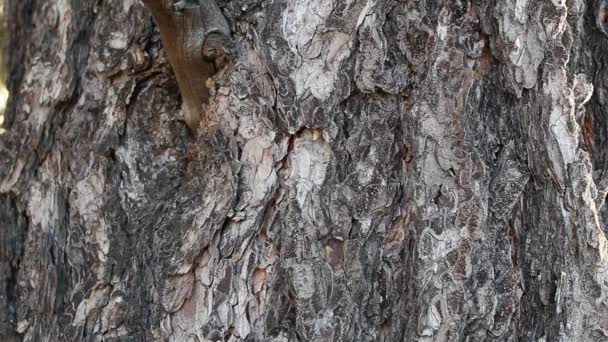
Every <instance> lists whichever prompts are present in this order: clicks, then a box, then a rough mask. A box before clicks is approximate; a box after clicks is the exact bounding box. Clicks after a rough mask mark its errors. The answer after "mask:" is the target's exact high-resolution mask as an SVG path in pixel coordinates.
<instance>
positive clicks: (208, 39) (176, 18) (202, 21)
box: [143, 0, 231, 131]
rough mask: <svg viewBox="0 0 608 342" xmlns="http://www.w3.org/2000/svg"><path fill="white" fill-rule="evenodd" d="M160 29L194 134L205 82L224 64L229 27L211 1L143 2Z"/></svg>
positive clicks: (205, 93)
mask: <svg viewBox="0 0 608 342" xmlns="http://www.w3.org/2000/svg"><path fill="white" fill-rule="evenodd" d="M143 2H144V4H145V5H146V7H147V8H148V9H149V10H150V12H151V13H152V16H153V17H154V20H155V22H156V24H157V25H158V28H159V30H160V35H161V40H162V42H163V46H164V48H165V50H166V51H167V55H168V57H169V62H170V63H171V66H172V67H173V71H174V72H175V76H176V77H177V83H178V85H179V89H180V92H181V95H182V101H183V112H184V119H185V121H186V124H188V126H189V127H190V129H192V130H193V131H196V130H197V128H198V126H199V124H200V121H201V118H202V113H204V111H205V108H206V105H207V103H208V101H209V93H210V92H209V89H208V88H207V86H206V81H207V79H208V78H209V77H211V76H212V75H213V74H214V73H215V71H216V69H217V68H218V67H221V66H222V65H223V64H224V62H225V54H226V52H227V48H226V45H227V44H228V43H229V42H230V41H231V39H230V27H229V25H228V22H227V21H226V18H224V16H223V14H222V12H221V10H220V8H219V7H218V6H217V4H216V3H215V2H214V1H213V0H180V1H174V0H143Z"/></svg>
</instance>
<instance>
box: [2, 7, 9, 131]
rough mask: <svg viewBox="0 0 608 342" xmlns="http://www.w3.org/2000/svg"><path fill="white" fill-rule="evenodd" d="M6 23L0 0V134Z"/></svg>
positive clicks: (4, 76) (3, 95)
mask: <svg viewBox="0 0 608 342" xmlns="http://www.w3.org/2000/svg"><path fill="white" fill-rule="evenodd" d="M5 28H6V21H5V20H4V0H0V134H1V133H2V132H3V131H4V129H3V128H2V123H3V122H4V108H5V107H6V101H7V100H8V90H7V89H6V84H5V82H6V60H5V51H4V47H5V45H6V35H5Z"/></svg>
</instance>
